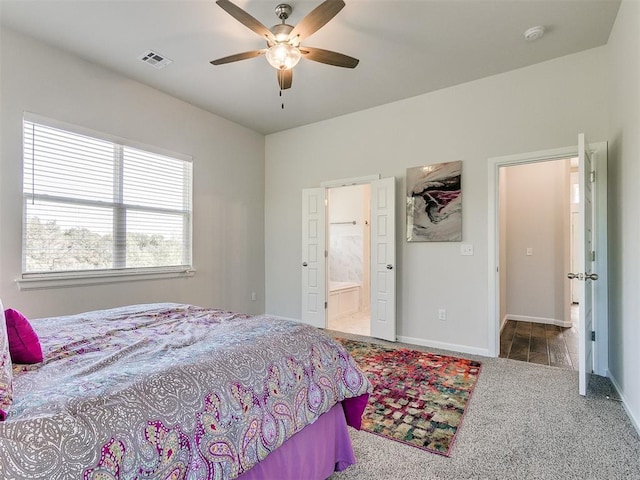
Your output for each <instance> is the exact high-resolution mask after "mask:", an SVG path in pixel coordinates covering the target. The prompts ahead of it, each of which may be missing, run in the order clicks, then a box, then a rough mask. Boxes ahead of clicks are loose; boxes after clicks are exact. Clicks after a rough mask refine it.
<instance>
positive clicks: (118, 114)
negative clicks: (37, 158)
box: [0, 28, 264, 316]
mask: <svg viewBox="0 0 640 480" xmlns="http://www.w3.org/2000/svg"><path fill="white" fill-rule="evenodd" d="M0 53H1V72H2V77H1V84H0V98H1V101H2V105H1V116H0V122H1V124H0V125H1V126H0V135H1V137H0V138H1V141H2V142H1V147H0V175H1V178H0V225H2V228H0V296H1V297H2V300H3V302H4V305H5V307H6V308H9V307H13V308H18V309H20V310H23V311H24V312H25V314H27V315H28V316H51V315H59V314H66V313H73V312H80V311H84V310H88V309H94V308H103V307H109V306H116V305H123V304H130V303H145V302H154V301H177V302H186V303H194V304H200V305H207V306H214V307H220V308H225V309H233V310H239V311H247V312H251V313H259V312H262V311H263V310H264V303H263V299H264V215H263V212H264V210H263V198H264V137H263V136H262V135H260V134H258V133H255V132H253V131H251V130H248V129H246V128H244V127H241V126H238V125H236V124H234V123H231V122H229V121H227V120H224V119H222V118H220V117H217V116H215V115H212V114H210V113H207V112H205V111H203V110H200V109H198V108H195V107H193V106H191V105H189V104H186V103H184V102H182V101H179V100H177V99H175V98H173V97H170V96H168V95H166V94H163V93H161V92H159V91H157V90H154V89H152V88H149V87H147V86H144V85H141V84H139V83H137V82H134V81H132V80H129V79H127V78H125V77H122V76H120V75H118V74H115V73H113V72H111V71H108V70H105V69H103V68H101V67H98V66H96V65H94V64H92V63H89V62H86V61H84V60H81V59H79V58H77V57H74V56H72V55H69V54H67V53H63V52H62V51H60V50H56V49H53V48H50V47H48V46H46V45H44V44H42V43H40V42H38V41H36V40H33V39H30V38H28V37H25V36H23V35H21V34H17V33H15V32H12V31H10V30H8V29H6V28H3V29H2V32H1V52H0ZM24 111H29V112H33V113H37V114H40V115H43V116H46V117H50V118H53V119H57V120H62V121H65V122H68V123H72V124H75V125H79V126H82V127H86V128H91V129H93V130H97V131H100V132H105V133H108V134H112V135H116V136H119V137H124V138H127V139H131V140H135V141H138V142H142V143H145V144H149V145H154V146H157V147H161V148H164V149H167V150H170V151H174V152H178V153H182V154H186V155H191V156H193V163H194V169H193V171H194V189H193V192H194V193H193V200H194V202H193V205H194V207H193V208H194V220H193V225H194V228H193V244H194V252H193V261H194V266H195V268H196V269H197V273H196V275H195V276H194V277H192V278H187V279H168V280H155V281H140V282H131V283H126V284H122V283H120V284H110V285H103V286H84V287H79V288H58V289H50V290H37V291H28V292H22V291H19V290H18V287H17V285H16V284H15V282H14V280H15V279H16V278H18V277H19V275H20V273H21V242H22V143H21V142H22V115H23V112H24ZM252 291H255V292H256V293H257V295H258V301H256V302H252V301H251V292H252Z"/></svg>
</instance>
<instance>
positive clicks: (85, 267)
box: [22, 115, 192, 279]
mask: <svg viewBox="0 0 640 480" xmlns="http://www.w3.org/2000/svg"><path fill="white" fill-rule="evenodd" d="M33 117H34V118H36V117H35V116H33ZM23 136H24V138H23V142H24V164H23V165H24V166H23V194H24V217H23V218H24V220H23V247H22V271H23V279H28V278H29V277H30V276H31V277H38V276H40V277H42V276H47V275H49V276H51V275H52V274H54V273H55V274H61V273H65V274H66V275H67V276H74V275H75V276H82V275H87V273H88V272H92V273H93V274H99V275H107V276H108V275H114V274H117V273H118V274H122V273H123V272H125V273H132V272H133V273H152V272H158V271H164V272H168V271H174V272H178V271H181V270H182V271H188V270H190V268H191V217H192V215H191V212H192V209H191V184H192V175H191V172H192V164H191V161H190V159H188V160H187V159H185V158H175V157H176V156H175V155H172V156H168V155H162V154H159V153H156V152H153V151H149V150H151V149H149V148H145V149H140V148H134V147H133V146H131V145H130V144H129V142H125V141H121V140H117V141H114V140H113V139H109V138H107V136H102V135H100V134H96V133H95V132H92V133H91V134H90V135H86V134H85V133H84V132H82V131H81V130H80V129H77V128H74V127H68V126H66V125H65V126H64V127H63V128H58V126H57V125H56V123H54V122H51V121H49V122H43V121H41V120H40V119H39V118H37V119H36V120H33V119H32V118H31V117H30V116H29V117H28V116H27V115H25V119H24V121H23Z"/></svg>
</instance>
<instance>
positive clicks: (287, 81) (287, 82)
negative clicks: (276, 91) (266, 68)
mask: <svg viewBox="0 0 640 480" xmlns="http://www.w3.org/2000/svg"><path fill="white" fill-rule="evenodd" d="M292 81H293V70H292V69H289V70H278V85H280V90H286V89H287V88H291V82H292Z"/></svg>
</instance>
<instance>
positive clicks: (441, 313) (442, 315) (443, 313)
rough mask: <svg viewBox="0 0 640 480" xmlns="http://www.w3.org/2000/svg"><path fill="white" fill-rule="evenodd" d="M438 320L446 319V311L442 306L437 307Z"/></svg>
mask: <svg viewBox="0 0 640 480" xmlns="http://www.w3.org/2000/svg"><path fill="white" fill-rule="evenodd" d="M438 320H441V321H443V322H445V321H446V320H447V311H446V310H445V309H444V308H439V309H438Z"/></svg>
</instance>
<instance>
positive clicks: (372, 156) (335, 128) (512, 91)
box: [265, 47, 607, 353]
mask: <svg viewBox="0 0 640 480" xmlns="http://www.w3.org/2000/svg"><path fill="white" fill-rule="evenodd" d="M605 60H606V49H605V48H604V47H603V48H597V49H593V50H589V51H585V52H582V53H579V54H575V55H571V56H567V57H563V58H560V59H556V60H553V61H549V62H545V63H541V64H538V65H534V66H531V67H527V68H523V69H519V70H516V71H512V72H509V73H505V74H501V75H497V76H493V77H489V78H485V79H482V80H478V81H474V82H471V83H467V84H463V85H459V86H456V87H452V88H448V89H444V90H440V91H437V92H433V93H430V94H426V95H421V96H418V97H415V98H411V99H408V100H404V101H399V102H396V103H392V104H388V105H384V106H380V107H377V108H373V109H370V110H365V111H362V112H358V113H354V114H350V115H346V116H343V117H338V118H334V119H331V120H327V121H324V122H320V123H316V124H313V125H308V126H304V127H300V128H296V129H292V130H289V131H285V132H280V133H276V134H273V135H269V136H267V139H266V186H265V188H266V191H265V205H266V211H265V248H266V267H265V268H266V285H267V293H266V295H267V298H266V311H267V312H269V313H274V314H280V315H283V316H287V317H293V318H296V317H298V318H299V317H300V308H301V306H300V297H301V294H300V268H301V267H300V259H301V252H300V249H301V245H300V243H301V240H300V239H301V225H300V224H301V220H300V219H301V205H300V203H301V202H300V198H301V194H300V192H301V190H302V189H303V188H305V187H313V186H319V185H320V182H322V181H325V180H332V179H341V178H350V177H358V176H362V175H368V174H377V173H380V174H381V175H382V176H383V177H388V176H395V177H396V179H397V182H396V183H397V188H396V192H397V198H396V213H397V218H398V222H397V225H396V236H397V241H398V252H397V262H396V263H397V275H398V277H397V280H398V281H397V291H398V308H397V314H398V332H397V333H398V335H399V336H400V337H401V338H403V339H406V340H410V341H413V342H416V343H418V342H420V343H424V344H431V345H438V346H448V347H450V348H454V349H457V350H461V351H474V352H478V353H482V352H485V353H486V351H487V348H488V331H487V330H488V329H487V324H488V320H487V314H488V313H487V310H488V287H487V276H488V271H487V268H488V267H487V261H488V259H487V251H488V250H487V249H488V246H487V236H488V233H487V204H488V196H487V183H488V180H487V179H488V172H487V160H488V159H489V158H491V157H495V156H501V155H508V154H517V153H524V152H532V151H538V150H545V149H551V148H560V147H567V146H571V145H575V144H577V134H578V132H580V131H584V132H587V133H588V134H589V138H590V139H592V141H601V140H606V135H607V119H606V118H605V116H603V115H602V114H601V112H606V110H607V97H606V88H605V86H606V71H605V69H604V68H602V66H603V64H604V62H605ZM434 68H437V66H436V67H434ZM450 160H463V173H462V176H463V179H462V185H463V242H464V243H471V244H473V245H474V252H475V254H474V255H473V256H460V244H459V243H410V244H409V243H407V242H406V241H405V240H404V238H405V213H404V212H405V206H404V205H405V198H404V191H405V188H404V176H405V173H406V168H407V167H414V166H419V165H426V164H432V163H438V162H446V161H450ZM438 308H446V309H447V321H446V322H442V321H439V320H437V310H438Z"/></svg>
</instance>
